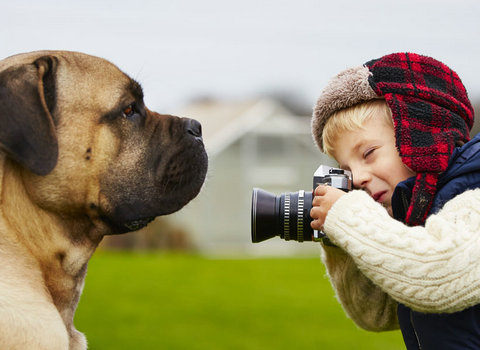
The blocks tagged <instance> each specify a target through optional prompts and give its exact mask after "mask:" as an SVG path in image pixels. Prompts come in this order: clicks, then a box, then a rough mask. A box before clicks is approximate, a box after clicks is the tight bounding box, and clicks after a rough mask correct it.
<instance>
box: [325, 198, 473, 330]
mask: <svg viewBox="0 0 480 350" xmlns="http://www.w3.org/2000/svg"><path fill="white" fill-rule="evenodd" d="M324 231H325V233H326V234H327V235H328V236H329V238H330V240H331V241H332V242H333V243H335V244H336V245H337V247H330V246H323V254H322V260H323V262H324V263H325V265H326V266H327V271H328V275H329V277H330V281H331V283H332V285H333V287H334V289H335V291H336V294H337V297H338V299H339V301H340V302H341V304H342V306H343V308H344V310H345V311H346V313H347V314H348V315H349V316H350V317H351V318H352V319H353V321H354V322H355V323H357V325H359V326H360V327H362V328H365V329H368V330H375V331H381V330H389V329H396V328H398V320H397V302H399V303H402V304H404V305H406V306H408V307H410V308H412V309H413V310H416V311H421V312H434V313H451V312H456V311H460V310H463V309H465V308H467V307H470V306H473V305H476V304H478V303H480V189H476V190H471V191H467V192H464V193H462V194H460V195H458V196H457V197H455V198H453V199H452V200H450V201H449V202H448V203H446V204H445V206H444V207H443V209H442V210H441V211H440V212H438V213H437V214H435V215H431V216H430V217H429V218H428V219H427V221H426V222H425V227H422V226H416V227H408V226H406V225H404V224H402V223H401V222H399V221H397V220H395V219H393V218H392V217H390V216H389V215H388V213H387V211H386V210H385V209H384V208H383V207H382V206H381V205H380V204H378V203H376V202H375V201H374V200H373V199H372V198H371V197H370V196H369V195H368V194H367V193H365V192H364V191H352V192H349V193H347V194H346V195H345V196H342V197H341V198H340V199H339V200H338V201H337V202H336V203H335V204H334V206H333V207H332V208H331V210H330V211H329V213H328V215H327V218H326V221H325V224H324Z"/></svg>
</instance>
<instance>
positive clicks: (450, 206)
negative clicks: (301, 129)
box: [310, 53, 480, 350]
mask: <svg viewBox="0 0 480 350" xmlns="http://www.w3.org/2000/svg"><path fill="white" fill-rule="evenodd" d="M472 125H473V108H472V106H471V104H470V101H469V99H468V97H467V93H466V91H465V88H464V86H463V84H462V83H461V81H460V79H459V77H458V76H457V74H456V73H455V72H453V71H452V70H450V69H449V68H448V67H447V66H446V65H444V64H442V63H441V62H439V61H437V60H434V59H432V58H430V57H425V56H421V55H417V54H413V53H397V54H391V55H387V56H384V57H381V58H379V59H376V60H372V61H370V62H367V63H366V64H365V65H364V66H361V67H357V68H352V69H348V70H346V71H344V72H342V73H340V74H339V75H337V76H336V77H334V78H333V79H332V80H331V81H330V83H329V84H328V85H327V87H326V88H325V89H324V91H323V92H322V94H321V96H320V97H319V99H318V101H317V105H316V107H315V111H314V115H313V119H312V132H313V135H314V138H315V141H316V143H317V145H318V146H319V148H320V149H321V150H322V151H324V152H326V153H327V154H329V155H331V156H332V157H334V158H335V159H336V160H337V161H338V163H339V166H340V167H342V168H345V169H348V170H351V171H352V174H353V183H354V186H355V188H356V189H358V190H354V191H351V192H349V193H344V192H342V191H340V190H338V189H335V188H333V187H328V186H319V187H318V188H317V189H316V190H315V197H314V200H313V208H312V210H311V213H310V214H311V217H312V218H313V219H314V220H313V221H312V227H313V228H314V229H323V231H324V232H325V233H326V235H327V236H328V238H329V241H325V243H324V244H323V256H322V259H323V261H324V263H325V265H326V267H327V271H328V274H329V277H330V280H331V283H332V285H333V287H334V289H335V291H336V294H337V297H338V299H339V301H340V302H341V304H342V306H343V308H344V310H345V312H346V313H347V314H348V315H349V317H350V318H352V320H353V321H354V322H355V323H356V324H357V325H359V326H360V327H362V328H364V329H367V330H373V331H384V330H392V329H397V328H400V329H401V330H402V334H403V338H404V341H405V344H406V346H407V349H423V350H424V349H435V350H438V349H480V136H477V137H475V138H474V139H472V140H471V141H469V130H470V129H471V127H472ZM329 242H331V243H329Z"/></svg>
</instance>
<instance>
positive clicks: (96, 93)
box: [57, 54, 143, 111]
mask: <svg viewBox="0 0 480 350" xmlns="http://www.w3.org/2000/svg"><path fill="white" fill-rule="evenodd" d="M60 57H61V56H60ZM100 61H102V64H99V62H100ZM72 96H75V99H72ZM142 97H143V93H142V91H141V88H140V85H139V84H137V83H136V82H135V81H133V80H132V79H131V78H130V77H128V76H127V75H126V74H125V73H123V72H122V71H121V70H120V69H119V68H118V67H116V66H115V65H113V64H112V63H110V62H108V61H106V60H104V59H102V58H98V57H94V56H88V55H82V54H74V55H66V56H64V58H63V59H60V61H59V64H58V70H57V98H58V99H59V100H58V102H59V103H61V102H62V101H64V102H66V103H67V102H68V104H72V105H77V106H81V105H84V102H85V101H89V102H88V106H89V107H91V108H93V109H96V110H104V111H107V110H110V109H112V108H115V107H116V106H117V105H118V103H119V102H120V101H123V102H124V103H128V102H129V100H132V99H139V98H140V99H141V98H142ZM130 102H131V101H130Z"/></svg>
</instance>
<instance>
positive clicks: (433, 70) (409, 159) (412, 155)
mask: <svg viewBox="0 0 480 350" xmlns="http://www.w3.org/2000/svg"><path fill="white" fill-rule="evenodd" d="M378 98H384V99H385V101H386V102H387V104H388V106H389V108H390V110H391V112H392V117H393V124H394V129H395V138H396V147H397V150H398V152H399V154H400V157H401V159H402V161H403V163H404V164H405V165H407V166H408V167H409V168H410V169H412V170H413V171H415V172H416V173H417V175H416V179H415V185H414V187H413V191H412V198H411V201H410V206H409V208H408V210H407V216H406V219H405V221H406V223H407V224H409V225H421V224H423V223H424V222H425V220H426V218H427V215H428V212H429V210H430V208H431V206H432V203H433V198H434V196H435V193H436V185H437V181H438V176H439V173H440V172H442V171H445V170H446V169H447V166H448V160H449V158H450V156H451V154H452V152H453V150H454V148H455V147H456V145H458V144H459V143H460V142H467V141H468V140H469V139H470V137H469V130H470V129H471V128H472V126H473V108H472V105H471V103H470V100H469V99H468V96H467V92H466V90H465V87H464V86H463V84H462V82H461V80H460V78H459V77H458V75H457V74H456V73H455V72H454V71H452V70H451V69H450V68H448V67H447V66H446V65H445V64H443V63H441V62H439V61H437V60H435V59H433V58H430V57H426V56H422V55H418V54H414V53H394V54H390V55H386V56H383V57H381V58H379V59H375V60H371V61H369V62H367V63H366V64H365V65H363V66H361V67H356V68H350V69H347V70H345V71H343V72H341V73H340V74H338V75H337V76H336V77H334V78H333V79H332V80H331V81H330V82H329V84H328V85H327V87H326V88H325V89H324V91H323V92H322V94H321V95H320V97H319V98H318V101H317V104H316V105H315V108H314V113H313V118H312V133H313V136H314V139H315V142H316V143H317V145H318V147H319V148H320V149H321V150H322V151H323V139H322V132H323V128H324V126H325V123H326V122H327V120H328V119H329V118H330V116H331V115H332V114H333V113H335V112H336V111H338V110H340V109H343V108H347V107H351V106H353V105H355V104H358V103H361V102H364V101H368V100H372V99H378Z"/></svg>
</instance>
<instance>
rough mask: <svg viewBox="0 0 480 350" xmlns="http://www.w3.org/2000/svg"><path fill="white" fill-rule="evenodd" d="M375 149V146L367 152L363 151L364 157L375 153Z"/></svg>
mask: <svg viewBox="0 0 480 350" xmlns="http://www.w3.org/2000/svg"><path fill="white" fill-rule="evenodd" d="M375 150H376V148H375V147H371V148H368V149H367V150H366V151H365V152H363V159H367V158H368V157H369V156H371V155H373V152H374V151H375Z"/></svg>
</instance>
